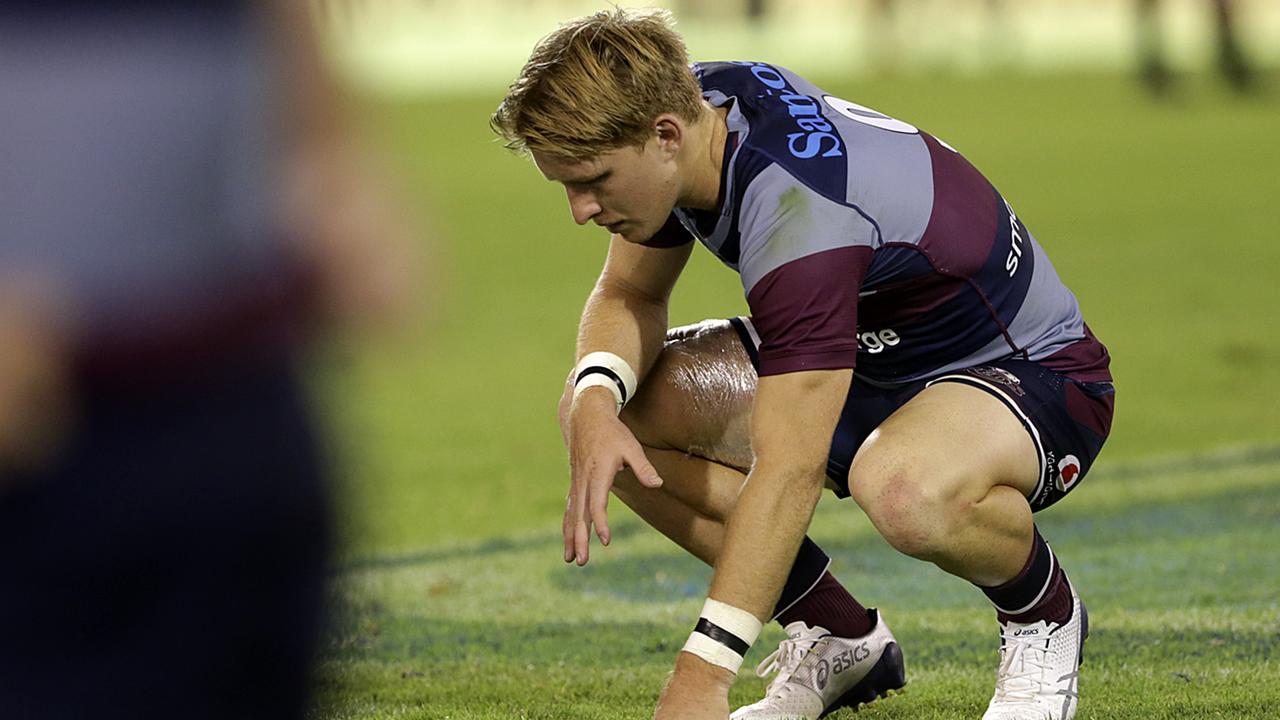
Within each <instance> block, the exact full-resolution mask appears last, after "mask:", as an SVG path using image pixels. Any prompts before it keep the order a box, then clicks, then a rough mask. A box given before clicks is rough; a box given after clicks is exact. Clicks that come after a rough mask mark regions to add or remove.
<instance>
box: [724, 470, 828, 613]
mask: <svg viewBox="0 0 1280 720" xmlns="http://www.w3.org/2000/svg"><path fill="white" fill-rule="evenodd" d="M823 482H824V475H823V472H822V470H821V469H818V468H808V469H803V468H786V469H780V470H777V471H775V470H773V469H771V468H768V467H762V466H757V467H756V468H755V469H753V470H752V471H751V474H750V475H748V476H747V483H746V485H745V486H744V487H743V489H742V493H741V495H739V497H738V503H737V505H736V506H735V508H734V510H733V514H732V515H730V517H729V523H728V526H727V528H726V531H725V538H724V544H723V546H722V548H721V551H720V556H719V558H718V559H717V561H716V568H715V576H714V577H713V578H712V581H711V593H710V595H711V597H713V598H715V599H717V600H720V601H721V602H725V603H728V604H730V605H733V606H734V607H738V608H741V609H743V610H746V611H747V612H750V613H752V614H753V615H755V616H756V617H757V618H759V619H761V620H768V619H769V616H770V615H771V614H772V612H773V607H774V603H776V602H777V600H778V595H779V594H780V593H781V592H782V586H783V584H784V583H785V582H786V578H787V573H788V572H789V571H790V569H791V564H792V562H793V561H794V560H795V557H796V552H797V550H798V549H799V547H800V543H801V541H802V540H803V539H804V535H805V533H806V532H807V531H808V528H809V522H810V520H811V519H812V517H813V510H814V508H815V507H816V506H817V504H818V499H819V497H821V494H822V488H823Z"/></svg>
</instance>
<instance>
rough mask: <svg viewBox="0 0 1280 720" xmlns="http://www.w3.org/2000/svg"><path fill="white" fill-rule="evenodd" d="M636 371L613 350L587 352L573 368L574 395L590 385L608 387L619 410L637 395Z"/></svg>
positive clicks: (576, 395)
mask: <svg viewBox="0 0 1280 720" xmlns="http://www.w3.org/2000/svg"><path fill="white" fill-rule="evenodd" d="M637 384H638V381H637V380H636V372H635V370H632V369H631V366H630V365H629V364H627V361H626V360H623V359H622V358H621V357H618V356H617V355H614V354H613V353H611V352H592V353H587V354H586V355H584V356H583V357H582V359H581V360H579V361H578V364H577V366H576V367H574V369H573V396H574V397H575V398H576V397H578V395H579V394H581V393H582V391H583V390H586V389H587V388H589V387H597V386H599V387H603V388H607V389H608V390H609V391H611V392H612V393H613V399H614V402H615V403H617V411H618V412H622V407H623V406H624V405H626V404H627V402H628V401H629V400H631V397H632V396H633V395H635V392H636V385H637Z"/></svg>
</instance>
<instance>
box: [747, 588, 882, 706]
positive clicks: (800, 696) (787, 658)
mask: <svg viewBox="0 0 1280 720" xmlns="http://www.w3.org/2000/svg"><path fill="white" fill-rule="evenodd" d="M867 612H869V613H870V614H871V621H872V623H873V625H872V628H871V632H869V633H867V634H866V635H863V636H862V637H860V638H842V637H836V636H834V635H832V634H831V633H829V632H827V631H826V630H825V629H823V628H821V627H816V626H815V627H809V626H808V625H806V624H804V623H803V622H793V623H791V624H790V625H788V626H787V627H786V631H787V639H786V640H783V641H782V643H781V644H780V645H778V649H777V650H775V651H773V653H772V654H771V655H769V656H768V657H766V658H765V659H764V661H763V662H761V663H760V665H759V666H757V667H756V675H758V676H760V677H762V678H763V677H768V676H769V675H770V674H771V673H775V672H776V673H777V676H776V677H774V679H773V681H772V682H770V683H769V688H768V690H767V691H766V692H765V696H764V699H763V700H761V701H760V702H757V703H753V704H751V705H747V706H745V707H740V708H738V709H737V710H736V711H734V713H733V715H731V716H730V720H817V718H820V717H822V716H824V715H827V714H828V713H833V712H835V711H836V710H839V709H840V708H843V707H851V708H857V707H858V706H859V705H862V704H865V703H869V702H871V701H872V700H875V699H876V698H878V697H884V696H885V695H887V694H889V693H890V692H892V691H894V690H898V689H900V688H901V687H902V686H903V685H905V684H906V682H907V680H906V674H905V672H904V668H903V664H902V651H901V650H900V649H898V642H897V641H896V640H894V638H893V633H891V632H890V631H889V626H888V625H885V623H884V619H883V618H881V617H880V616H879V614H878V613H877V612H876V611H875V610H868V611H867Z"/></svg>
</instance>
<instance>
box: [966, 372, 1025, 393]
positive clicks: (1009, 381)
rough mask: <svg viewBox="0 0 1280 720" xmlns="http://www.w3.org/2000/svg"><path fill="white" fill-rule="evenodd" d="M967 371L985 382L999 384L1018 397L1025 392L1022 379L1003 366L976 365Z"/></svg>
mask: <svg viewBox="0 0 1280 720" xmlns="http://www.w3.org/2000/svg"><path fill="white" fill-rule="evenodd" d="M969 373H970V374H972V375H974V376H976V377H979V378H982V379H983V380H986V381H987V382H991V383H995V384H996V385H1001V386H1003V387H1004V388H1006V389H1007V390H1009V392H1012V393H1013V394H1014V395H1017V396H1018V397H1022V396H1023V395H1025V394H1026V392H1027V391H1026V390H1023V389H1022V381H1021V380H1019V379H1018V376H1017V375H1014V374H1013V373H1011V372H1009V371H1008V370H1005V369H1004V368H998V367H993V366H991V365H979V366H978V367H972V368H969Z"/></svg>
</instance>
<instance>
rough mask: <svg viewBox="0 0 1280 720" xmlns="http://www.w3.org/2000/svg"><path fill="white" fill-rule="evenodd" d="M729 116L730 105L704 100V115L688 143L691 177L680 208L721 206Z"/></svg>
mask: <svg viewBox="0 0 1280 720" xmlns="http://www.w3.org/2000/svg"><path fill="white" fill-rule="evenodd" d="M728 116H729V110H728V109H727V108H714V107H711V106H710V105H708V104H707V103H706V102H705V101H704V102H703V113H702V116H701V117H700V118H698V122H697V124H696V125H694V126H693V128H692V129H693V135H694V137H693V138H692V142H691V143H689V145H688V149H689V151H690V154H689V156H688V157H687V158H686V160H685V161H686V163H687V165H686V168H687V171H688V178H689V179H688V184H687V185H686V189H685V193H684V194H683V195H682V196H681V198H680V202H679V205H680V207H687V208H694V209H696V210H715V209H716V208H717V207H718V206H719V204H720V185H721V183H720V175H721V173H722V172H723V171H724V149H725V148H724V143H725V138H726V137H727V136H728V134H729V125H728V122H727V121H726V118H727V117H728Z"/></svg>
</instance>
